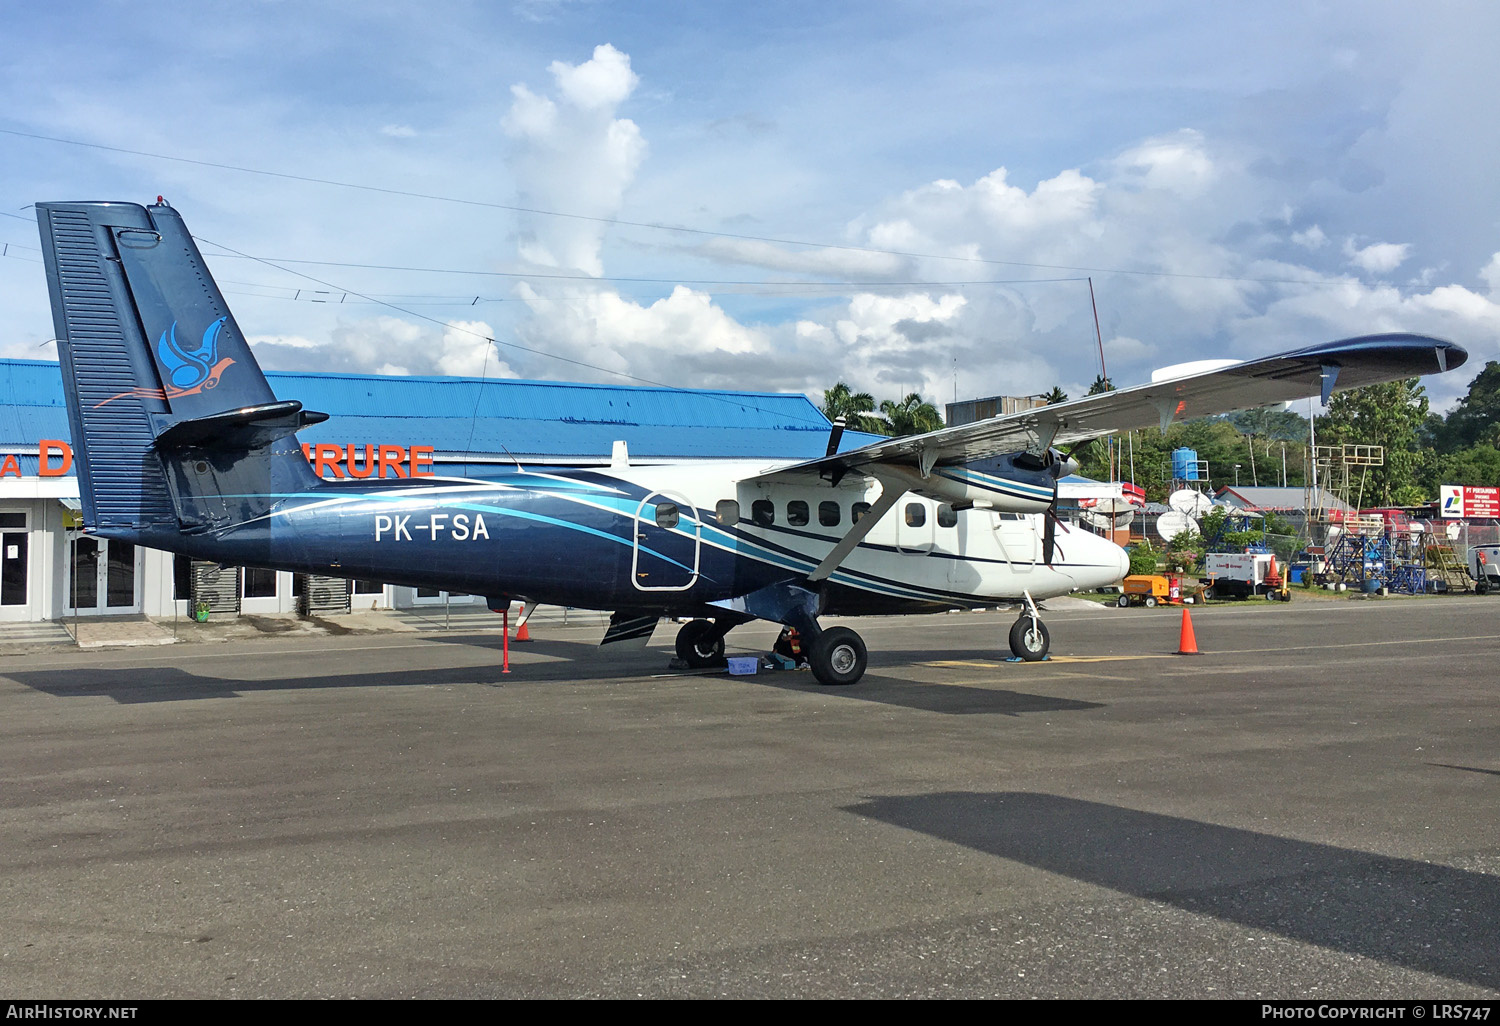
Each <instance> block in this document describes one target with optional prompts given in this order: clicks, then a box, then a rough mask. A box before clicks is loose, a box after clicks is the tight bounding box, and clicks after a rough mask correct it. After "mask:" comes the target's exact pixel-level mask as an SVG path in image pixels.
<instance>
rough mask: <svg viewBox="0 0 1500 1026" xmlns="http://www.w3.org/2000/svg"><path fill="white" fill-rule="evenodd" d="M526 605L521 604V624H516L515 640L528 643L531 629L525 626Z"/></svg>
mask: <svg viewBox="0 0 1500 1026" xmlns="http://www.w3.org/2000/svg"><path fill="white" fill-rule="evenodd" d="M526 620H527V617H526V603H524V602H523V603H521V622H520V623H518V624H516V640H517V641H530V640H531V628H530V627H528V626H527V625H526Z"/></svg>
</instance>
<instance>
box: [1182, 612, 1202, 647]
mask: <svg viewBox="0 0 1500 1026" xmlns="http://www.w3.org/2000/svg"><path fill="white" fill-rule="evenodd" d="M1201 654H1202V653H1200V652H1199V651H1198V639H1197V638H1196V637H1194V636H1193V618H1192V616H1191V615H1190V614H1189V613H1188V608H1187V606H1183V607H1182V637H1181V639H1180V640H1179V641H1178V642H1177V655H1201Z"/></svg>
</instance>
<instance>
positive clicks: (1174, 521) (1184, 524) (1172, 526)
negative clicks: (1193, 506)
mask: <svg viewBox="0 0 1500 1026" xmlns="http://www.w3.org/2000/svg"><path fill="white" fill-rule="evenodd" d="M1196 530H1198V521H1196V520H1194V519H1193V518H1192V517H1190V516H1188V515H1187V514H1186V513H1184V512H1182V511H1181V510H1175V509H1174V510H1172V512H1170V513H1163V514H1162V515H1161V516H1160V517H1158V518H1157V520H1156V533H1157V534H1159V535H1161V540H1162V541H1171V540H1172V539H1173V538H1176V537H1177V536H1178V535H1179V534H1181V533H1182V532H1183V531H1196Z"/></svg>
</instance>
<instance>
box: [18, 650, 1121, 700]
mask: <svg viewBox="0 0 1500 1026" xmlns="http://www.w3.org/2000/svg"><path fill="white" fill-rule="evenodd" d="M424 640H436V641H439V642H441V643H443V644H454V645H467V646H474V647H481V648H486V649H492V650H493V651H494V660H493V662H489V663H484V664H481V665H477V666H441V667H419V668H415V669H400V670H383V671H375V672H368V673H341V674H330V675H324V676H308V677H272V678H261V679H254V678H248V677H244V676H238V675H235V673H234V671H236V670H242V668H243V664H244V663H245V661H246V656H245V655H244V654H243V653H236V654H229V653H226V654H225V659H224V662H223V664H222V665H223V666H225V667H226V668H227V669H228V670H229V672H228V673H213V674H200V673H194V672H191V671H188V670H184V669H180V668H178V667H175V666H162V667H145V666H133V667H97V668H96V667H76V668H70V669H66V670H17V671H12V672H9V673H5V674H3V675H0V676H4V677H6V678H8V679H10V680H13V681H15V682H16V683H18V684H21V685H22V686H24V687H28V688H31V689H33V690H35V691H40V692H43V693H44V694H49V695H53V696H56V697H59V698H78V697H87V696H105V697H108V698H111V699H113V700H114V701H116V702H118V703H120V704H122V705H133V704H137V703H145V702H184V701H196V700H200V699H211V698H238V697H240V696H241V695H242V694H244V693H246V692H267V691H291V690H308V689H316V688H369V687H376V688H389V687H431V686H434V685H437V686H446V685H456V684H486V685H504V684H522V683H526V684H534V683H539V682H540V683H556V684H586V683H594V682H599V681H631V680H637V681H640V680H649V679H653V678H659V677H662V676H664V675H670V676H683V677H705V678H717V679H720V680H722V681H723V682H724V683H725V684H726V685H727V684H735V685H758V686H761V687H768V688H774V689H777V690H781V691H787V692H806V693H811V694H817V695H823V696H828V697H833V698H844V699H854V700H857V701H861V702H876V703H881V704H885V705H893V706H899V707H901V708H907V709H915V710H920V711H924V712H936V713H945V714H948V715H983V714H989V715H1002V716H1019V715H1021V714H1023V713H1038V712H1078V711H1083V710H1087V709H1097V708H1102V706H1101V705H1100V704H1099V703H1096V702H1083V701H1075V700H1073V699H1067V698H1054V697H1049V696H1045V695H1032V694H1025V693H1022V692H1016V691H1007V690H1002V689H1000V688H998V687H997V688H986V687H973V686H969V685H959V684H932V683H920V682H916V681H911V680H907V679H903V678H901V677H899V676H895V675H893V674H883V673H881V672H880V671H879V670H878V669H872V672H870V673H867V674H866V675H865V677H864V679H863V680H862V681H860V683H858V684H855V685H853V686H851V687H833V688H830V687H826V686H824V685H822V684H819V683H818V682H817V681H816V680H814V679H813V677H812V674H811V673H810V672H786V671H780V672H762V673H759V674H756V675H754V676H744V677H730V676H729V675H728V674H727V673H726V672H725V671H723V670H704V671H684V672H682V673H681V674H664V673H663V671H664V670H666V659H665V658H664V653H662V652H661V651H660V650H659V649H658V650H650V649H648V650H645V651H640V650H635V651H630V652H623V653H601V652H600V651H599V649H598V647H597V646H595V645H593V644H586V643H582V642H571V641H533V642H528V643H525V644H523V645H515V646H513V647H512V650H511V655H512V661H511V672H510V673H509V674H506V673H504V672H503V670H502V668H501V654H500V641H499V639H496V638H494V637H493V636H480V635H467V636H465V635H456V634H455V635H444V636H442V637H440V638H436V639H431V638H429V639H424ZM908 654H909V655H910V656H911V657H912V658H913V660H915V659H920V658H926V657H928V656H929V655H930V653H925V652H924V653H915V652H914V653H889V652H888V653H882V654H881V659H880V662H881V663H890V664H892V665H891V666H889V667H888V669H889V670H892V671H895V673H899V672H900V667H901V657H902V656H903V655H908ZM538 656H539V657H541V658H540V659H536V657H538ZM995 677H996V683H997V684H998V683H1000V682H1001V680H1002V679H1003V677H1004V672H1003V668H1002V665H1001V664H998V663H997V664H996V668H995Z"/></svg>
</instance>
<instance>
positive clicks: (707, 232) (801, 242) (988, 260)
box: [0, 128, 1492, 292]
mask: <svg viewBox="0 0 1500 1026" xmlns="http://www.w3.org/2000/svg"><path fill="white" fill-rule="evenodd" d="M0 135H10V136H14V137H16V138H20V139H35V140H39V141H41V142H50V143H58V144H60V145H63V146H78V147H82V148H84V149H93V150H102V151H104V152H108V153H123V154H127V155H129V156H134V157H147V158H150V159H152V160H167V161H172V162H174V163H178V164H192V165H195V166H198V167H210V168H215V169H217V170H221V171H237V172H240V173H241V174H249V175H261V176H263V177H267V178H279V179H282V180H284V181H292V182H305V183H308V184H311V185H327V186H332V187H334V188H339V189H357V190H359V191H362V192H373V193H379V194H382V195H386V196H402V197H405V198H408V199H422V200H430V201H433V202H437V203H457V204H461V205H464V206H471V207H483V208H486V209H490V210H505V211H509V212H511V213H517V214H534V215H537V216H539V217H558V218H565V219H568V220H574V221H590V222H593V223H595V224H609V225H619V226H621V227H627V228H644V229H647V230H650V231H665V232H678V233H680V234H685V235H698V236H702V237H704V238H720V239H735V240H737V241H740V242H766V243H770V244H772V245H777V246H799V247H802V248H806V249H829V250H839V251H841V252H847V253H866V254H872V255H876V256H895V257H906V258H910V259H915V260H956V261H959V262H961V263H970V264H986V265H990V266H995V267H1028V268H1031V269H1033V270H1042V271H1072V272H1074V273H1077V274H1083V275H1088V274H1126V275H1134V276H1139V277H1152V278H1180V279H1185V280H1190V281H1228V282H1247V283H1254V284H1263V285H1335V286H1336V285H1348V284H1351V280H1350V279H1343V280H1340V279H1312V280H1308V279H1304V278H1248V277H1243V276H1240V275H1232V274H1190V273H1188V272H1186V271H1161V270H1144V269H1140V268H1130V267H1089V266H1083V265H1072V264H1040V263H1035V262H1031V261H1025V260H997V259H994V258H992V257H977V256H959V255H955V254H952V253H918V252H912V251H907V250H899V249H878V248H876V247H874V246H853V245H848V244H845V243H828V242H809V241H807V240H806V239H783V238H778V237H776V236H768V235H746V234H742V233H739V232H724V231H715V230H713V229H709V228H692V227H688V226H686V225H675V224H663V223H660V222H652V221H629V220H625V219H624V218H618V217H602V216H597V215H593V214H575V213H570V212H568V211H561V210H544V209H542V208H539V207H523V206H519V205H517V204H514V203H496V202H494V201H492V200H478V199H469V198H467V197H462V196H445V195H442V194H441V193H431V192H416V191H413V190H409V189H393V188H388V187H385V186H379V185H365V184H363V183H360V182H344V181H339V180H337V179H333V178H317V177H314V176H312V175H296V174H290V173H288V172H285V171H269V170H266V169H265V168H254V167H245V166H243V165H240V164H228V163H224V162H222V161H212V160H198V159H196V158H193V157H178V156H174V155H172V154H167V153H152V152H150V151H147V150H133V149H129V148H126V147H123V146H106V145H104V144H103V143H92V142H84V141H82V140H79V139H63V138H60V137H58V136H51V135H40V134H38V133H35V132H21V131H17V130H16V129H13V128H0ZM9 216H12V217H14V216H15V215H13V214H12V215H9ZM23 220H24V218H23ZM1352 283H1353V284H1360V285H1365V286H1367V287H1374V288H1378V287H1385V288H1425V287H1428V286H1423V285H1406V286H1401V285H1391V284H1389V283H1386V282H1366V281H1363V280H1362V279H1353V280H1352ZM1464 287H1465V288H1469V286H1464ZM1470 291H1476V292H1478V291H1486V292H1487V291H1492V289H1491V288H1483V287H1475V288H1471V289H1470Z"/></svg>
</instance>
